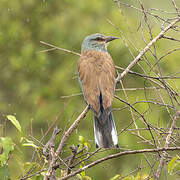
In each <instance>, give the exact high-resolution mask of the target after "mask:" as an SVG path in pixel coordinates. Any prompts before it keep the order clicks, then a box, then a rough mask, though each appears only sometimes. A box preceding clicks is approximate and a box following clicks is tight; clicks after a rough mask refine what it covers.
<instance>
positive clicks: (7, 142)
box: [0, 137, 15, 166]
mask: <svg viewBox="0 0 180 180" xmlns="http://www.w3.org/2000/svg"><path fill="white" fill-rule="evenodd" d="M0 145H1V146H2V149H3V150H2V151H3V152H2V154H1V155H0V163H1V166H4V165H5V164H6V161H7V160H8V157H9V154H10V152H12V151H13V150H14V145H15V144H14V143H13V141H12V139H11V138H10V137H1V138H0Z"/></svg>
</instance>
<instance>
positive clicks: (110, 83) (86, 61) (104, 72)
mask: <svg viewBox="0 0 180 180" xmlns="http://www.w3.org/2000/svg"><path fill="white" fill-rule="evenodd" d="M78 72H79V79H80V81H81V85H82V90H83V94H84V97H85V100H86V102H87V104H89V105H90V106H91V107H92V108H93V110H94V111H95V112H96V113H98V112H99V111H100V92H101V94H102V104H103V108H104V109H107V108H109V107H111V106H112V103H113V96H114V78H115V67H114V62H113V60H112V58H111V56H110V55H109V54H108V53H104V52H97V51H85V52H83V53H82V54H81V57H80V59H79V62H78Z"/></svg>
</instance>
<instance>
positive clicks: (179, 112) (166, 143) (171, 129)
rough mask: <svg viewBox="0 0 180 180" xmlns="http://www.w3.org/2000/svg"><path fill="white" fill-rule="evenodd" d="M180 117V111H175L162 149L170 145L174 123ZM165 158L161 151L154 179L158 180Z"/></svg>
mask: <svg viewBox="0 0 180 180" xmlns="http://www.w3.org/2000/svg"><path fill="white" fill-rule="evenodd" d="M179 117H180V111H177V112H176V114H175V116H174V119H173V122H172V124H171V127H170V129H169V132H168V135H167V137H166V142H165V145H164V149H168V146H169V143H170V139H171V136H172V134H173V131H174V129H175V127H176V121H177V119H178V118H179ZM165 157H166V151H163V153H162V156H161V159H160V163H159V167H158V170H157V172H156V177H155V179H156V180H158V179H159V177H160V175H161V170H162V168H163V166H164V163H165V161H164V160H165Z"/></svg>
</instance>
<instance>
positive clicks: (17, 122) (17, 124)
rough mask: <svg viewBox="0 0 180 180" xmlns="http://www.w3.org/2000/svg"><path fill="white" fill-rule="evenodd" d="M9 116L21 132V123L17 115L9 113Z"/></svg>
mask: <svg viewBox="0 0 180 180" xmlns="http://www.w3.org/2000/svg"><path fill="white" fill-rule="evenodd" d="M7 118H8V119H9V120H10V121H11V122H12V123H13V124H14V126H15V127H16V128H17V129H18V131H20V132H21V125H20V124H19V121H18V120H17V119H16V117H15V116H12V115H7Z"/></svg>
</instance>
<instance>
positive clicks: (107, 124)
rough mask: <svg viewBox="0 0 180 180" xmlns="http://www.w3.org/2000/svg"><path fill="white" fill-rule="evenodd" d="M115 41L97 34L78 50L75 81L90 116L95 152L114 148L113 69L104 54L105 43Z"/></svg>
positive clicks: (116, 142) (113, 38)
mask: <svg viewBox="0 0 180 180" xmlns="http://www.w3.org/2000/svg"><path fill="white" fill-rule="evenodd" d="M115 39H119V38H118V37H114V36H105V35H103V34H100V33H96V34H92V35H89V36H87V37H86V38H85V39H84V40H83V42H82V46H81V54H80V58H79V61H78V64H77V66H78V77H79V82H80V85H81V89H82V92H83V96H84V100H85V102H86V104H88V105H89V107H90V109H91V110H92V111H93V113H94V137H95V144H96V148H118V147H119V146H118V136H117V131H116V126H115V122H114V118H113V114H112V111H111V110H112V104H113V98H114V91H115V65H114V61H113V59H112V57H111V55H110V54H109V53H108V51H107V46H108V44H109V42H111V41H113V40H115Z"/></svg>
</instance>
